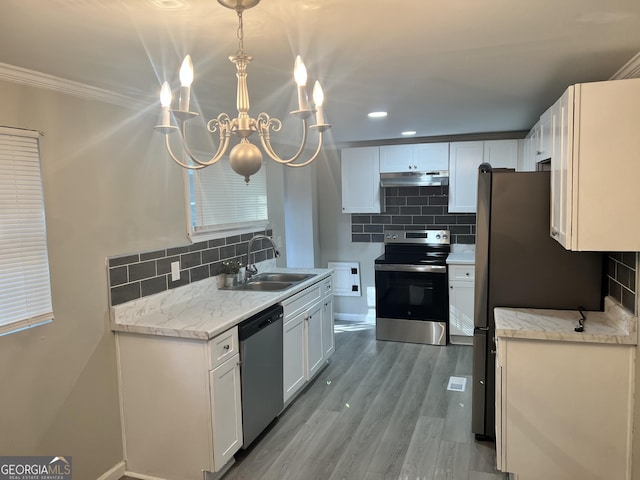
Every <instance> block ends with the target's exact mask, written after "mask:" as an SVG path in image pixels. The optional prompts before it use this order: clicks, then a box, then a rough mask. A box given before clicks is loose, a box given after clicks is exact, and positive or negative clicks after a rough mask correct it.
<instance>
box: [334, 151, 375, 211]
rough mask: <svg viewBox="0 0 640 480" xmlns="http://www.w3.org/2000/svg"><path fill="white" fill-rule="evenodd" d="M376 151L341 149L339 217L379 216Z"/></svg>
mask: <svg viewBox="0 0 640 480" xmlns="http://www.w3.org/2000/svg"><path fill="white" fill-rule="evenodd" d="M380 211H381V202H380V147H358V148H343V149H342V213H380Z"/></svg>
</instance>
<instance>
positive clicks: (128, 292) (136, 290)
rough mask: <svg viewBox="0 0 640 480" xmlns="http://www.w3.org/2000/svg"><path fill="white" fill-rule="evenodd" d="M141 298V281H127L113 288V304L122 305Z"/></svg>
mask: <svg viewBox="0 0 640 480" xmlns="http://www.w3.org/2000/svg"><path fill="white" fill-rule="evenodd" d="M138 298H140V282H134V283H127V284H126V285H121V286H119V287H113V288H112V289H111V305H120V304H122V303H126V302H130V301H131V300H136V299H138Z"/></svg>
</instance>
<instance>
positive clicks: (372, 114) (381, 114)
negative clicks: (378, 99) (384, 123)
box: [368, 112, 387, 118]
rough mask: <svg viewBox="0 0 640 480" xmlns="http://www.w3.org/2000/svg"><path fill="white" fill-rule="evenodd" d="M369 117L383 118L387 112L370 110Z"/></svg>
mask: <svg viewBox="0 0 640 480" xmlns="http://www.w3.org/2000/svg"><path fill="white" fill-rule="evenodd" d="M368 116H369V118H384V117H386V116H387V112H371V113H370V114H369V115H368Z"/></svg>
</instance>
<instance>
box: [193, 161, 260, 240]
mask: <svg viewBox="0 0 640 480" xmlns="http://www.w3.org/2000/svg"><path fill="white" fill-rule="evenodd" d="M189 173H190V181H189V185H190V190H191V192H190V198H191V202H192V205H191V216H192V218H191V226H192V229H193V231H194V232H202V231H215V230H229V229H232V228H239V227H244V226H249V225H253V224H262V225H264V224H265V223H267V221H268V212H267V182H266V174H265V169H264V166H263V167H262V168H261V169H260V170H259V171H258V172H257V173H256V174H255V175H252V176H251V181H250V182H249V184H248V185H247V184H246V183H245V182H244V179H243V177H241V176H240V175H238V174H237V173H235V172H234V171H233V170H232V169H231V166H230V165H229V162H228V161H227V160H226V159H222V160H220V161H219V162H218V163H216V164H214V165H211V166H210V167H207V168H203V169H200V170H195V171H194V170H190V171H189Z"/></svg>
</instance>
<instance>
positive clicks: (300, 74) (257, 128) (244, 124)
mask: <svg viewBox="0 0 640 480" xmlns="http://www.w3.org/2000/svg"><path fill="white" fill-rule="evenodd" d="M259 2H260V0H218V3H220V4H221V5H223V6H224V7H227V8H230V9H233V10H235V11H236V13H237V14H238V51H237V52H236V54H235V55H232V56H230V57H229V60H230V61H231V62H232V63H234V64H235V65H236V69H237V73H236V77H237V78H238V90H237V100H236V105H237V110H238V116H237V117H236V118H233V119H232V118H230V117H229V115H227V114H226V113H221V114H220V115H218V117H217V118H214V119H212V120H209V122H208V123H207V130H208V131H209V132H211V133H215V132H216V131H217V132H218V134H219V138H220V140H219V143H218V149H217V151H216V153H215V154H214V155H213V156H212V157H211V158H210V159H209V160H206V161H203V160H200V159H198V158H196V157H195V156H194V155H193V153H192V152H191V149H190V148H189V146H188V145H187V142H186V123H187V120H189V119H191V118H194V117H196V116H197V115H198V114H197V113H196V112H191V111H189V100H190V98H189V97H190V95H191V83H192V82H193V63H192V61H191V57H190V56H189V55H187V56H186V57H185V59H184V61H183V62H182V66H181V67H180V84H181V86H180V98H179V101H178V109H177V110H175V109H174V110H172V109H171V100H172V94H171V87H170V86H169V84H168V83H167V82H164V83H163V84H162V88H161V89H160V105H161V107H162V119H161V122H162V123H161V125H157V126H156V127H155V128H156V130H158V131H160V132H161V133H163V134H164V136H165V144H166V147H167V150H168V152H169V156H170V157H171V158H172V159H173V161H174V162H176V163H177V164H178V165H180V166H181V167H184V168H188V169H191V170H197V169H200V168H204V167H207V166H209V165H213V164H214V163H216V162H218V161H219V160H220V159H221V158H222V157H223V156H224V155H225V154H226V153H227V150H228V149H229V138H230V136H231V134H234V135H235V136H237V137H240V142H239V143H238V144H237V145H236V146H235V147H233V148H232V149H231V151H230V152H229V163H230V165H231V168H232V169H233V170H234V171H235V172H236V173H238V174H239V175H242V176H243V177H244V179H245V182H247V183H249V177H250V176H251V175H253V174H254V173H256V172H257V171H258V170H260V167H261V166H262V153H261V152H260V149H259V148H258V147H256V146H255V145H253V144H252V143H251V142H250V141H249V137H250V136H251V135H252V134H253V133H254V132H257V133H258V136H259V137H260V143H261V145H262V149H263V150H264V151H265V153H266V154H267V155H268V156H269V157H270V158H271V159H272V160H275V161H276V162H278V163H281V164H283V165H286V166H288V167H304V166H305V165H309V164H310V163H311V162H312V161H314V160H315V159H316V157H317V156H318V154H319V153H320V150H321V148H322V140H323V138H322V136H323V132H324V131H325V130H327V129H329V128H331V125H330V124H328V123H325V119H324V111H323V103H324V94H323V92H322V87H321V86H320V83H319V82H317V81H316V82H315V84H314V87H313V102H314V104H315V107H316V108H315V109H312V108H311V107H310V106H309V102H308V100H307V89H306V86H307V69H306V68H305V66H304V63H302V59H301V58H300V56H299V55H298V56H297V57H296V60H295V65H294V78H295V81H296V84H297V86H298V110H295V111H293V112H291V115H293V116H296V117H298V118H300V120H301V121H302V141H301V143H300V147H299V149H298V151H297V152H296V154H295V155H294V156H293V157H291V158H289V159H283V158H280V157H279V156H278V155H277V154H276V153H275V151H274V149H273V147H272V146H271V139H270V130H273V131H274V132H279V131H280V129H281V128H282V122H281V121H280V120H278V119H277V118H271V117H270V116H269V115H268V114H266V113H264V112H263V113H261V114H260V115H258V116H257V118H252V117H250V116H249V90H248V88H247V65H248V64H249V62H250V61H251V60H252V57H251V56H249V55H247V54H245V52H244V44H243V40H244V31H243V25H242V13H243V12H244V11H245V10H247V9H249V8H252V7H255V6H256V5H257V4H258V3H259ZM172 113H173V116H174V118H175V119H176V122H177V124H178V126H174V125H172V124H171V114H172ZM314 113H315V119H316V123H315V125H310V126H309V128H312V129H314V130H317V132H318V146H317V148H316V151H315V152H314V153H313V155H312V156H311V157H310V158H308V159H307V160H304V161H299V159H300V157H301V156H302V154H303V152H304V149H305V145H306V143H307V119H308V118H309V117H311V116H312V115H313V114H314ZM177 131H179V132H180V140H181V145H182V150H183V151H184V153H185V154H186V156H188V157H189V159H191V161H192V162H191V163H185V162H184V161H182V160H181V159H180V158H179V157H178V156H177V155H176V154H175V153H174V151H173V150H172V148H171V144H170V142H169V135H170V134H171V133H174V132H177ZM296 162H297V163H296Z"/></svg>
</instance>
